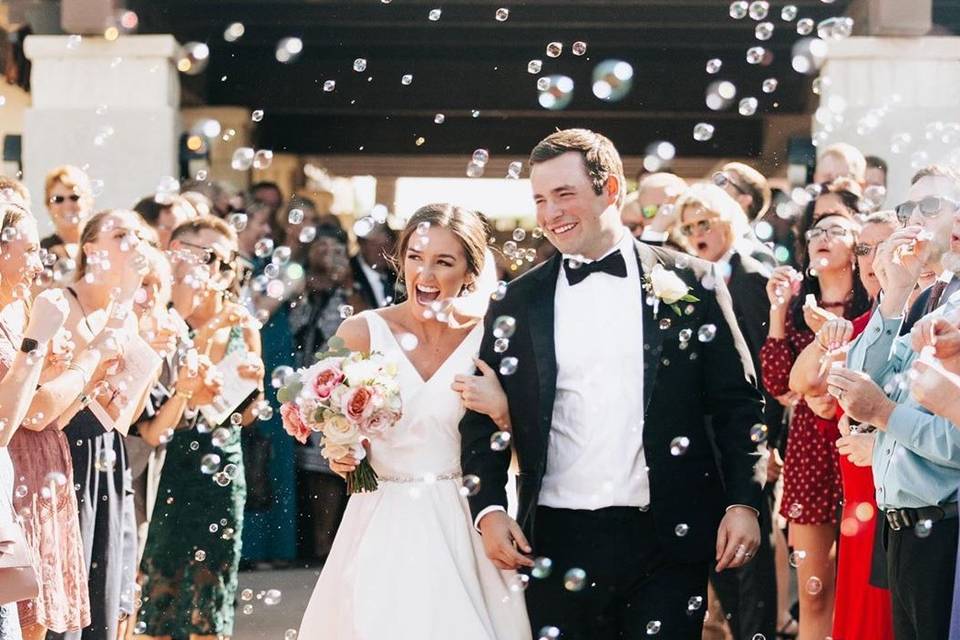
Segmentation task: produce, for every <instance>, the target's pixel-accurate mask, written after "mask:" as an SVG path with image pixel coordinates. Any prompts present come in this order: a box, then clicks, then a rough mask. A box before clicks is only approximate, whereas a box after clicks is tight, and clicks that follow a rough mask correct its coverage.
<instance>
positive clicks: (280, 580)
mask: <svg viewBox="0 0 960 640" xmlns="http://www.w3.org/2000/svg"><path fill="white" fill-rule="evenodd" d="M318 575H320V569H319V568H317V569H285V570H282V571H245V572H242V573H241V574H240V589H241V594H242V592H243V590H244V589H251V590H252V591H253V598H252V599H251V600H250V601H249V602H244V601H243V599H242V595H241V602H240V606H239V607H238V609H239V610H238V611H237V625H236V632H235V635H234V639H235V640H290V638H286V637H285V635H284V634H285V633H286V632H287V630H288V629H293V630H294V631H296V630H297V629H298V628H299V627H300V618H301V616H303V610H304V609H305V608H306V607H307V601H308V600H309V599H310V594H311V592H312V591H313V585H314V584H315V583H316V581H317V576H318ZM270 589H278V590H279V591H280V594H281V599H280V602H279V603H277V604H272V605H267V604H266V603H265V602H264V599H263V597H262V596H263V595H265V592H266V591H268V590H270ZM258 595H260V596H261V597H260V598H257V596H258ZM271 595H272V594H271ZM248 604H249V605H251V608H250V609H249V611H250V613H244V610H245V609H246V607H245V605H248Z"/></svg>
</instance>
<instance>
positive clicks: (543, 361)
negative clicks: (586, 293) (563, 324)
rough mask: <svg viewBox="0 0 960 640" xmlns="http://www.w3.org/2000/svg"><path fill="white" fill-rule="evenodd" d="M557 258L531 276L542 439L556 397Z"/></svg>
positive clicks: (531, 326)
mask: <svg viewBox="0 0 960 640" xmlns="http://www.w3.org/2000/svg"><path fill="white" fill-rule="evenodd" d="M560 261H561V258H560V254H559V253H557V254H556V255H554V256H553V258H551V259H550V262H548V263H547V264H545V265H544V267H543V268H542V269H540V270H539V271H538V272H537V273H536V274H532V275H535V276H536V277H537V278H539V279H540V284H539V286H537V287H535V288H534V291H533V294H532V295H531V296H530V298H529V301H528V304H529V312H528V313H529V316H528V317H529V319H530V340H531V343H532V345H533V354H534V358H535V360H536V363H537V378H538V383H539V391H540V394H539V395H540V406H539V407H538V409H539V410H538V412H537V414H538V416H539V419H540V425H539V427H540V429H541V431H542V432H543V435H544V436H545V437H546V436H547V435H548V434H549V432H550V422H551V420H552V418H553V401H554V399H555V398H556V395H557V352H556V341H555V337H554V298H555V295H556V290H557V276H558V274H559V272H560Z"/></svg>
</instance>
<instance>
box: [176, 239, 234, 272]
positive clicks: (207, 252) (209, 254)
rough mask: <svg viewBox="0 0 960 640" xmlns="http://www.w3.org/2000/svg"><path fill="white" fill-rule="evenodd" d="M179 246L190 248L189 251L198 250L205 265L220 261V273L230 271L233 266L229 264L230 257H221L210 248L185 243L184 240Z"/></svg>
mask: <svg viewBox="0 0 960 640" xmlns="http://www.w3.org/2000/svg"><path fill="white" fill-rule="evenodd" d="M180 244H182V245H183V246H185V247H190V248H191V249H199V250H200V251H202V252H203V259H202V262H203V264H205V265H208V266H209V265H212V264H213V263H215V262H217V261H218V260H219V261H220V267H219V270H220V271H232V270H233V264H231V260H232V257H226V258H225V257H223V256H221V255H220V254H219V253H217V252H216V251H214V250H213V249H211V248H210V247H205V246H203V245H202V244H196V243H193V242H187V241H186V240H181V241H180Z"/></svg>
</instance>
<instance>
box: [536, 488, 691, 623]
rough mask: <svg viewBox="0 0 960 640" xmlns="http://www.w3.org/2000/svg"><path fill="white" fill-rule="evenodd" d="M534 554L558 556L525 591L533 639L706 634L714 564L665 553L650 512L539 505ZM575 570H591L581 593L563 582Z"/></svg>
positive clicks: (552, 559)
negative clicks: (544, 635) (555, 633)
mask: <svg viewBox="0 0 960 640" xmlns="http://www.w3.org/2000/svg"><path fill="white" fill-rule="evenodd" d="M533 553H534V555H536V556H540V557H546V558H550V560H551V561H552V569H551V572H550V575H549V576H548V577H546V578H540V579H538V578H536V577H534V578H531V580H530V585H529V587H528V588H527V592H526V597H527V610H528V611H529V614H530V625H531V627H532V629H533V637H534V638H537V637H539V632H540V630H541V629H543V628H544V627H557V628H558V629H559V630H560V632H561V634H562V636H561V637H562V638H563V639H564V640H614V639H618V640H619V639H624V640H641V639H643V640H647V639H648V638H650V637H651V636H652V635H654V634H658V635H657V636H656V637H660V638H671V639H672V640H699V639H700V636H701V633H702V628H703V616H704V613H705V612H706V607H707V605H706V600H707V598H706V592H707V571H708V569H707V563H706V562H692V563H683V562H677V561H675V560H673V559H672V558H669V557H665V555H664V553H663V550H662V549H661V548H660V545H659V543H658V542H657V537H656V532H655V531H654V528H653V519H652V517H651V516H650V515H649V514H648V513H643V512H641V511H640V510H639V509H636V508H632V507H611V508H607V509H598V510H596V511H580V510H572V509H552V508H549V507H540V508H539V509H538V510H537V521H536V530H535V533H534V540H533ZM571 569H581V570H582V571H583V572H584V573H585V574H586V579H585V580H584V581H583V588H582V589H580V590H571V589H569V588H567V587H568V586H576V581H572V580H567V582H568V583H571V582H572V583H573V584H568V585H566V586H565V584H564V582H565V580H564V578H565V576H566V575H567V574H568V572H569V571H570V570H571ZM658 630H659V631H658Z"/></svg>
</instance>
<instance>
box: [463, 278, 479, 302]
mask: <svg viewBox="0 0 960 640" xmlns="http://www.w3.org/2000/svg"><path fill="white" fill-rule="evenodd" d="M476 288H477V283H476V282H468V283H466V284H464V285H463V287H462V288H461V289H460V297H461V298H462V297H464V296H468V295H470V294H471V293H473V292H474V290H475V289H476Z"/></svg>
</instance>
